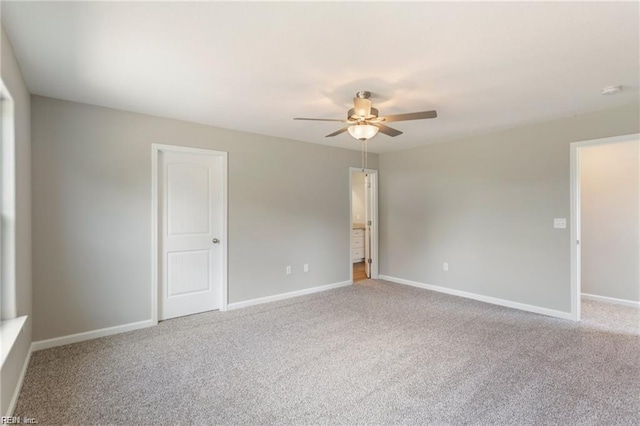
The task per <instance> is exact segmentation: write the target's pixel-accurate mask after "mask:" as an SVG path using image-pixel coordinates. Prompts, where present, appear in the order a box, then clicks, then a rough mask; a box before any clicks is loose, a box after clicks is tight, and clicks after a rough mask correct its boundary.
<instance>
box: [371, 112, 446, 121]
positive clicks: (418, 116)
mask: <svg viewBox="0 0 640 426" xmlns="http://www.w3.org/2000/svg"><path fill="white" fill-rule="evenodd" d="M437 116H438V113H437V112H436V111H421V112H409V113H407V114H395V115H385V116H384V117H380V120H381V121H384V122H387V123H390V122H392V121H408V120H424V119H425V118H436V117H437Z"/></svg>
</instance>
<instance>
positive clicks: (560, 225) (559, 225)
mask: <svg viewBox="0 0 640 426" xmlns="http://www.w3.org/2000/svg"><path fill="white" fill-rule="evenodd" d="M553 227H554V228H556V229H565V228H566V227H567V219H565V218H564V217H556V218H554V219H553Z"/></svg>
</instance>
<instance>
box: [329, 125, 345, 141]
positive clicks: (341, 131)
mask: <svg viewBox="0 0 640 426" xmlns="http://www.w3.org/2000/svg"><path fill="white" fill-rule="evenodd" d="M347 129H349V126H347V127H343V128H342V129H340V130H336V131H335V132H333V133H330V134H328V135H327V136H325V138H332V137H334V136H338V135H339V134H340V133H344V132H346V131H347Z"/></svg>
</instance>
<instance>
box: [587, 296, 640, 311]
mask: <svg viewBox="0 0 640 426" xmlns="http://www.w3.org/2000/svg"><path fill="white" fill-rule="evenodd" d="M582 298H583V299H588V300H596V301H598V302H605V303H612V304H614V305H622V306H630V307H632V308H640V302H636V301H634V300H627V299H616V298H615V297H606V296H598V295H595V294H589V293H582Z"/></svg>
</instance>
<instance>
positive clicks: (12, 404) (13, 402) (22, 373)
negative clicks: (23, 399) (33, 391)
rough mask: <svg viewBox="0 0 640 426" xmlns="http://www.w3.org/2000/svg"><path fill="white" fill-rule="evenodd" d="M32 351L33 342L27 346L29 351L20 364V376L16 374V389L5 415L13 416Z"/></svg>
mask: <svg viewBox="0 0 640 426" xmlns="http://www.w3.org/2000/svg"><path fill="white" fill-rule="evenodd" d="M32 351H33V344H31V346H29V352H27V356H26V358H25V360H24V364H22V370H20V376H18V383H16V389H15V391H14V392H13V397H12V398H11V402H10V403H9V409H8V411H7V416H9V417H11V416H13V410H15V409H16V404H17V403H18V397H19V396H20V391H21V390H22V383H23V382H24V377H25V376H26V375H27V368H28V367H29V361H30V360H31V352H32Z"/></svg>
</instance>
